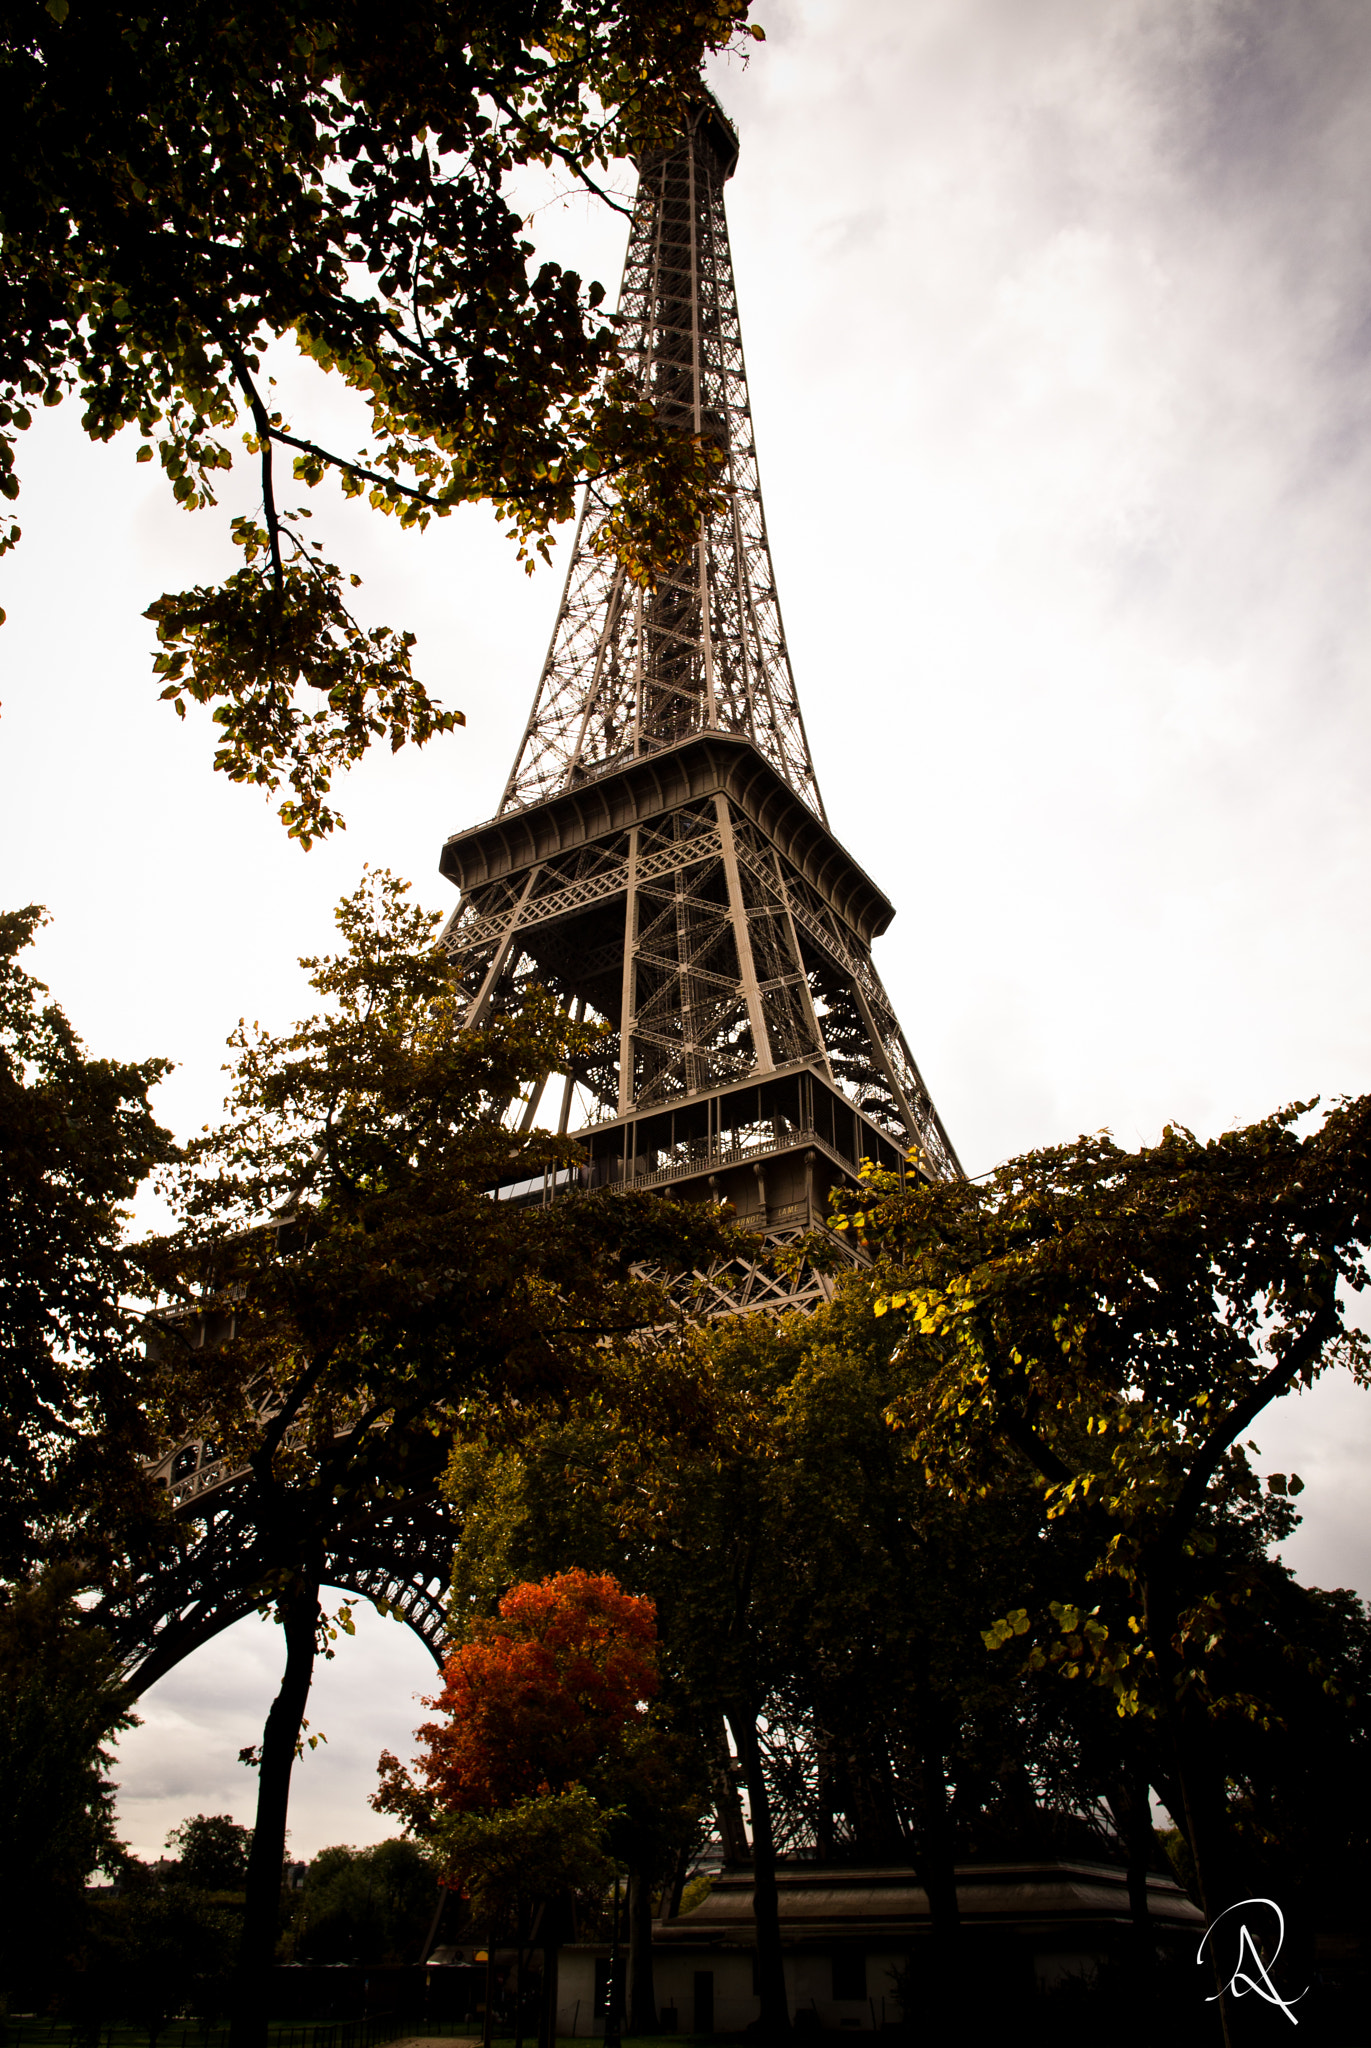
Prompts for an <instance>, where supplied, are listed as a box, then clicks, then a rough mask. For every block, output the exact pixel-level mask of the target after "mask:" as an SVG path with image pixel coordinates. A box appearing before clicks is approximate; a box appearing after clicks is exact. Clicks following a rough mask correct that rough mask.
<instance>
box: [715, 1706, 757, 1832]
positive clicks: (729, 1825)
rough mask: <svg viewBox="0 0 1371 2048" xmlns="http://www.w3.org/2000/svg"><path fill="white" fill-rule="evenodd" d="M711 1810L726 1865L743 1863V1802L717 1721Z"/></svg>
mask: <svg viewBox="0 0 1371 2048" xmlns="http://www.w3.org/2000/svg"><path fill="white" fill-rule="evenodd" d="M714 1756H715V1762H714V1810H715V1812H716V1813H717V1814H718V1816H719V1839H720V1840H721V1841H722V1843H723V1845H724V1862H725V1864H726V1865H730V1864H731V1865H737V1864H739V1863H746V1862H747V1860H748V1856H749V1850H748V1842H747V1829H746V1828H745V1827H744V1826H743V1803H742V1801H741V1799H739V1797H738V1780H737V1779H736V1777H735V1776H734V1774H733V1759H732V1757H731V1756H730V1755H729V1750H728V1737H727V1735H726V1734H725V1733H724V1724H723V1722H722V1720H721V1721H720V1722H719V1725H718V1729H717V1731H716V1734H715V1751H714Z"/></svg>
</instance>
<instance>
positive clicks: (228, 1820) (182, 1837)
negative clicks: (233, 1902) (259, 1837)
mask: <svg viewBox="0 0 1371 2048" xmlns="http://www.w3.org/2000/svg"><path fill="white" fill-rule="evenodd" d="M167 1847H168V1848H169V1849H175V1850H176V1851H177V1859H176V1875H177V1878H178V1880H179V1881H180V1883H182V1884H186V1885H189V1886H190V1887H191V1888H192V1890H194V1891H203V1892H230V1891H241V1889H242V1886H243V1880H244V1878H245V1877H246V1876H247V1869H248V1856H249V1854H250V1853H251V1850H252V1829H251V1828H245V1827H240V1826H239V1824H238V1822H237V1821H236V1820H234V1819H233V1817H232V1816H231V1815H230V1814H227V1813H211V1814H206V1813H197V1814H192V1815H191V1816H190V1817H189V1818H188V1819H186V1820H183V1821H181V1822H180V1823H179V1824H178V1825H177V1826H176V1827H174V1828H173V1829H172V1831H171V1833H170V1834H169V1835H168V1836H167Z"/></svg>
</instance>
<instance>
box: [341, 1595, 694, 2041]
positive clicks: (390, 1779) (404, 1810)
mask: <svg viewBox="0 0 1371 2048" xmlns="http://www.w3.org/2000/svg"><path fill="white" fill-rule="evenodd" d="M443 1677H444V1685H443V1690H442V1691H441V1693H439V1695H438V1697H437V1698H436V1699H434V1700H427V1701H425V1705H426V1706H430V1707H433V1708H434V1709H436V1710H437V1712H438V1713H439V1714H440V1715H441V1716H442V1719H440V1720H435V1721H427V1722H425V1723H424V1725H423V1727H421V1728H419V1729H418V1730H417V1731H416V1734H417V1738H418V1740H419V1741H420V1742H421V1743H422V1744H423V1748H422V1750H421V1752H420V1754H419V1755H418V1756H417V1757H416V1758H415V1763H414V1771H413V1773H411V1771H410V1770H408V1769H406V1767H405V1766H404V1765H403V1764H401V1763H400V1762H399V1760H398V1758H396V1757H394V1756H392V1755H391V1754H390V1752H389V1751H387V1752H386V1753H385V1754H384V1755H383V1756H382V1757H381V1761H380V1773H381V1785H380V1789H379V1790H378V1792H377V1793H376V1794H375V1796H374V1797H373V1800H372V1804H373V1805H374V1806H376V1807H377V1808H379V1809H380V1810H381V1811H383V1812H389V1813H397V1814H399V1815H400V1816H401V1817H402V1818H403V1820H404V1821H405V1823H406V1825H407V1826H408V1827H409V1828H410V1829H411V1830H412V1831H413V1832H414V1833H416V1834H419V1835H422V1836H426V1837H427V1838H428V1839H429V1840H430V1841H431V1842H432V1843H433V1845H434V1848H435V1849H436V1850H437V1852H438V1855H439V1857H440V1859H441V1861H442V1863H443V1864H444V1866H445V1869H446V1873H447V1875H446V1879H445V1881H446V1882H447V1883H450V1884H455V1885H457V1886H458V1887H459V1888H460V1889H461V1890H462V1891H463V1893H464V1894H465V1895H466V1897H467V1898H468V1899H469V1900H470V1902H471V1904H472V1906H473V1907H474V1908H475V1910H476V1911H477V1913H478V1916H479V1917H482V1918H487V1917H488V1918H491V1919H492V1920H493V1921H496V1922H499V1921H504V1922H506V1923H507V1924H508V1925H509V1926H510V1927H511V1928H512V1929H513V1931H514V1936H515V1941H516V1944H517V1951H518V1972H519V1978H520V1981H522V1977H523V1955H524V1945H525V1942H526V1941H527V1940H529V1939H530V1938H532V1939H534V1940H537V1939H538V1938H539V1937H538V1936H537V1935H535V1934H534V1926H535V1924H536V1923H535V1920H534V1918H533V1912H534V1908H535V1907H536V1906H539V1905H541V1906H543V1907H547V1906H548V1905H550V1903H551V1902H552V1901H553V1900H555V1899H556V1898H558V1897H559V1896H560V1897H566V1896H568V1895H569V1893H570V1892H571V1891H572V1890H573V1889H577V1888H579V1885H580V1884H582V1883H585V1882H586V1881H590V1882H591V1883H592V1884H593V1883H594V1882H595V1880H597V1879H598V1880H600V1881H603V1879H604V1877H605V1876H606V1875H607V1872H608V1865H607V1864H606V1862H605V1860H604V1857H605V1847H606V1843H605V1832H604V1831H605V1824H606V1822H607V1821H609V1820H610V1819H611V1818H613V1816H614V1814H615V1812H616V1811H618V1810H619V1801H620V1799H621V1798H622V1797H623V1796H624V1795H625V1794H626V1793H627V1792H629V1791H630V1790H631V1788H632V1783H633V1780H634V1779H635V1777H637V1776H639V1775H641V1768H642V1765H643V1763H644V1761H645V1760H650V1755H649V1757H648V1758H646V1759H645V1757H644V1756H643V1755H641V1754H637V1755H635V1750H639V1751H641V1749H642V1747H643V1743H644V1738H645V1737H647V1747H648V1751H649V1752H650V1750H651V1739H650V1737H648V1736H647V1727H646V1724H647V1719H648V1703H649V1701H650V1700H651V1699H652V1698H653V1697H654V1695H655V1694H656V1691H657V1683H658V1681H657V1611H656V1608H655V1606H654V1605H653V1602H652V1601H651V1600H646V1599H638V1598H636V1597H635V1596H634V1595H633V1594H631V1593H625V1592H624V1591H623V1589H622V1588H621V1587H620V1585H619V1584H618V1581H617V1580H615V1579H613V1578H610V1577H609V1576H608V1575H604V1576H601V1577H598V1578H597V1577H594V1576H592V1575H591V1574H590V1573H589V1572H584V1571H579V1570H578V1571H568V1572H558V1573H556V1574H555V1575H554V1576H553V1577H551V1578H548V1579H544V1580H543V1581H542V1582H541V1584H538V1585H520V1586H514V1587H512V1588H511V1590H510V1591H509V1592H508V1593H506V1594H505V1596H504V1598H503V1600H501V1602H500V1607H499V1612H498V1614H496V1615H494V1616H492V1617H490V1618H486V1619H480V1620H477V1621H474V1622H472V1623H471V1625H470V1627H469V1629H468V1633H467V1638H466V1641H465V1642H463V1643H461V1644H460V1645H459V1646H458V1647H457V1648H456V1649H455V1650H454V1651H453V1652H452V1655H451V1656H450V1657H449V1658H448V1660H447V1663H446V1665H445V1666H444V1670H443ZM557 1917H558V1916H556V1915H555V1914H554V1915H551V1916H550V1918H551V1919H552V1920H553V1921H554V1922H555V1920H556V1919H557ZM559 1938H560V1937H559V1936H558V1935H557V1933H556V1932H555V1931H553V1930H552V1929H551V1928H550V1927H549V1925H548V1922H547V1920H544V1923H543V1932H542V1936H541V1941H542V1945H543V1947H544V1951H545V1955H546V1959H547V1970H546V1973H545V1974H546V1983H545V1987H544V1990H545V2010H544V2023H545V2027H546V2029H547V2037H548V2038H549V2039H550V2038H551V2031H552V2027H553V2024H554V2016H555V1999H556V1991H555V1984H556V1962H555V1951H556V1944H557V1941H558V1939H559ZM516 2008H517V2012H518V2018H517V2020H516V2041H519V2040H522V2010H523V2008H522V1999H521V1998H519V1999H517V2000H516Z"/></svg>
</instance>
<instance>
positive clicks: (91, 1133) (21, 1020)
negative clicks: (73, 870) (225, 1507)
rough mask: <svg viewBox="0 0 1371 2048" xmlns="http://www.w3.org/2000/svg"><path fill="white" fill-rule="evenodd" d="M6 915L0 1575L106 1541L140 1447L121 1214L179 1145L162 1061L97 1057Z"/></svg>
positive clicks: (22, 922)
mask: <svg viewBox="0 0 1371 2048" xmlns="http://www.w3.org/2000/svg"><path fill="white" fill-rule="evenodd" d="M42 922H43V912H42V911H41V910H39V909H38V908H37V907H36V906H33V905H30V907H29V908H28V909H26V910H20V911H11V912H7V913H5V914H4V915H3V916H0V1577H6V1578H13V1577H15V1576H18V1575H22V1574H23V1573H24V1572H26V1571H28V1570H29V1569H31V1568H32V1566H33V1565H34V1563H35V1562H36V1561H37V1560H38V1559H39V1558H40V1557H42V1556H44V1555H51V1554H53V1552H54V1551H55V1550H60V1549H63V1548H66V1549H70V1548H71V1546H72V1545H73V1543H76V1542H78V1541H79V1544H80V1546H81V1547H82V1548H83V1549H85V1550H86V1551H88V1552H90V1551H91V1550H92V1548H94V1549H96V1550H98V1549H99V1548H100V1547H101V1545H102V1543H104V1542H106V1541H108V1540H111V1539H112V1536H113V1531H114V1528H115V1526H116V1525H117V1523H118V1521H119V1520H120V1518H121V1516H122V1514H123V1512H124V1510H125V1508H129V1507H133V1506H135V1505H137V1500H138V1497H139V1488H138V1485H137V1480H136V1473H137V1458H138V1454H139V1452H140V1451H143V1450H146V1449H147V1448H148V1447H149V1437H148V1431H147V1426H146V1423H145V1420H144V1417H143V1414H142V1411H141V1407H140V1379H141V1374H142V1365H141V1356H140V1350H141V1347H140V1343H139V1330H138V1325H137V1323H136V1321H135V1319H134V1318H133V1317H132V1316H131V1315H130V1314H129V1312H128V1310H127V1308H126V1306H125V1299H126V1297H127V1296H128V1295H129V1294H130V1293H131V1292H132V1291H133V1289H134V1287H135V1286H136V1283H137V1277H138V1276H137V1269H136V1267H135V1266H134V1265H133V1264H132V1262H131V1257H130V1253H129V1251H128V1249H127V1247H126V1245H125V1227H126V1223H127V1208H126V1204H127V1203H128V1202H129V1200H130V1198H131V1197H132V1196H133V1194H134V1193H135V1191H136V1190H137V1188H138V1187H139V1185H140V1184H141V1182H142V1181H143V1180H144V1179H145V1178H146V1176H147V1175H148V1174H149V1173H150V1172H151V1171H152V1169H153V1168H154V1167H155V1166H157V1165H158V1164H159V1163H163V1162H165V1161H167V1160H168V1159H169V1158H170V1157H171V1154H172V1150H173V1146H172V1141H171V1138H170V1136H169V1134H168V1133H167V1132H166V1131H164V1130H163V1129H162V1127H161V1126H160V1125H159V1124H158V1123H157V1122H156V1121H155V1119H154V1117H153V1114H152V1111H151V1109H150V1107H149V1105H148V1094H149V1091H150V1090H151V1089H152V1088H153V1087H155V1086H156V1084H157V1082H158V1081H159V1080H161V1078H162V1076H163V1075H164V1074H166V1073H167V1072H168V1071H169V1068H170V1062H169V1061H166V1060H157V1059H153V1060H143V1061H139V1062H136V1063H126V1062H122V1061H117V1060H106V1059H92V1058H91V1057H90V1056H89V1055H88V1054H87V1052H86V1050H85V1047H84V1046H83V1045H82V1043H81V1040H80V1039H79V1038H78V1037H77V1035H76V1033H75V1031H74V1030H73V1029H72V1027H71V1025H70V1024H69V1023H68V1021H67V1019H66V1017H65V1016H64V1015H63V1013H62V1011H61V1010H60V1009H59V1008H58V1007H57V1005H56V1004H55V1003H54V1002H52V1001H50V1000H49V999H48V991H47V989H46V987H45V986H44V984H43V983H42V982H41V981H38V980H36V979H35V978H34V977H33V976H32V975H31V974H29V973H27V972H26V971H25V970H24V968H23V967H21V966H20V964H19V955H20V953H21V952H22V950H23V948H24V947H25V946H27V945H28V944H29V943H30V941H31V940H32V938H33V935H34V933H35V931H36V930H37V929H38V927H39V926H40V924H41V923H42Z"/></svg>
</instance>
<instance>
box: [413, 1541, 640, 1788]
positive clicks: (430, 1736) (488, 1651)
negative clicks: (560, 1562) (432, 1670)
mask: <svg viewBox="0 0 1371 2048" xmlns="http://www.w3.org/2000/svg"><path fill="white" fill-rule="evenodd" d="M443 1675H444V1680H445V1683H444V1686H443V1690H442V1692H441V1693H440V1694H439V1696H438V1698H437V1699H436V1700H435V1701H434V1702H433V1704H434V1705H435V1706H436V1707H437V1709H438V1710H439V1712H440V1713H442V1714H443V1715H444V1716H445V1719H443V1720H442V1721H430V1722H426V1723H425V1725H424V1726H423V1727H422V1728H421V1729H420V1730H419V1731H418V1733H419V1739H420V1740H421V1741H422V1742H424V1743H425V1744H426V1749H425V1753H424V1755H423V1756H422V1757H421V1758H420V1759H419V1769H420V1772H421V1774H422V1776H423V1779H424V1782H425V1784H426V1785H427V1787H428V1788H429V1790H430V1792H431V1794H432V1796H433V1798H434V1799H435V1800H436V1802H437V1804H438V1806H439V1807H440V1808H442V1809H443V1810H444V1811H445V1812H448V1813H470V1812H473V1811H476V1810H480V1809H489V1808H492V1807H499V1806H509V1805H512V1804H513V1803H514V1802H515V1801H516V1800H518V1799H521V1798H526V1797H529V1796H530V1795H532V1794H536V1793H539V1792H564V1791H566V1790H567V1789H568V1788H569V1787H570V1786H572V1785H576V1784H583V1783H585V1782H586V1781H587V1779H588V1778H593V1777H599V1776H602V1775H603V1772H604V1769H605V1767H606V1766H607V1765H611V1764H612V1763H613V1762H614V1761H615V1760H616V1759H617V1757H618V1755H619V1754H620V1752H621V1751H622V1749H623V1747H624V1742H625V1738H626V1737H627V1736H628V1735H630V1734H631V1733H632V1732H633V1731H635V1730H636V1729H637V1728H638V1727H639V1726H641V1724H642V1721H643V1718H644V1716H645V1714H646V1712H647V1703H648V1701H649V1700H651V1699H652V1698H653V1697H654V1695H655V1694H656V1691H657V1610H656V1608H655V1607H654V1605H653V1603H652V1601H651V1600H645V1599H640V1598H637V1597H636V1596H635V1595H633V1594H632V1593H625V1592H624V1591H623V1590H622V1588H621V1587H620V1585H619V1584H618V1581H617V1580H615V1579H613V1578H610V1577H609V1576H608V1575H607V1574H605V1575H602V1576H600V1577H598V1578H596V1577H592V1575H591V1574H590V1573H588V1572H583V1571H569V1572H558V1573H557V1574H555V1576H554V1577H552V1578H549V1579H544V1580H543V1581H542V1583H541V1584H539V1585H523V1586H514V1587H512V1588H511V1590H510V1591H509V1592H508V1593H506V1594H505V1596H504V1598H503V1600H501V1602H500V1606H499V1612H498V1614H496V1615H495V1616H493V1617H491V1618H489V1619H478V1620H476V1621H474V1622H473V1623H472V1624H471V1626H470V1633H469V1635H468V1638H467V1640H466V1641H465V1642H464V1643H462V1644H461V1645H460V1646H459V1647H458V1648H457V1649H455V1650H454V1651H453V1653H452V1655H451V1657H449V1659H448V1661H447V1664H446V1666H445V1669H444V1674H443Z"/></svg>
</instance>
